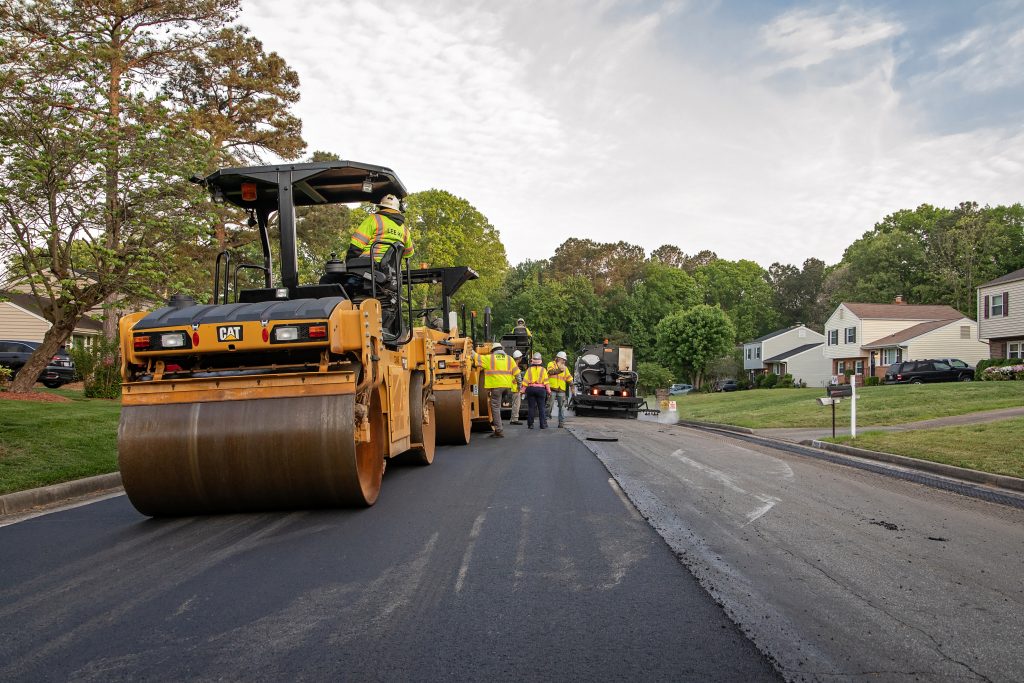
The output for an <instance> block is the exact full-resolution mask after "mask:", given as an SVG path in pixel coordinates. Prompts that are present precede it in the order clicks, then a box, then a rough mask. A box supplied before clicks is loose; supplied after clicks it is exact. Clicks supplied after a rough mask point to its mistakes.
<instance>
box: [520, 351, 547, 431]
mask: <svg viewBox="0 0 1024 683" xmlns="http://www.w3.org/2000/svg"><path fill="white" fill-rule="evenodd" d="M522 393H524V394H525V395H526V401H527V405H528V406H529V408H528V410H527V412H526V427H527V429H533V421H534V420H535V419H537V418H540V428H541V429H547V428H548V414H547V410H546V406H545V402H546V401H547V397H548V395H549V394H550V393H551V387H550V386H549V385H548V371H547V370H545V369H544V359H543V358H541V355H540V354H539V353H535V354H533V359H532V360H531V361H530V367H528V368H526V372H525V373H524V374H523V388H522Z"/></svg>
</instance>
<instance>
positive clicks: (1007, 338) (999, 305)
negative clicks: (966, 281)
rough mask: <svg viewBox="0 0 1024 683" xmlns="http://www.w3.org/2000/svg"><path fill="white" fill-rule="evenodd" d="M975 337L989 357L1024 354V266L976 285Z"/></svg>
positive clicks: (1022, 355)
mask: <svg viewBox="0 0 1024 683" xmlns="http://www.w3.org/2000/svg"><path fill="white" fill-rule="evenodd" d="M1010 299H1013V301H1014V304H1013V308H1012V309H1011V308H1010ZM978 338H979V339H981V340H983V341H986V342H987V343H988V355H987V357H988V358H1024V268H1021V269H1020V270H1015V271H1013V272H1012V273H1007V274H1006V275H1003V276H1002V277H997V278H996V279H995V280H991V281H990V282H986V283H985V284H983V285H980V286H979V287H978Z"/></svg>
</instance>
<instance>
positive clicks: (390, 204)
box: [377, 194, 401, 211]
mask: <svg viewBox="0 0 1024 683" xmlns="http://www.w3.org/2000/svg"><path fill="white" fill-rule="evenodd" d="M377 203H378V204H380V205H381V206H386V207H387V208H389V209H394V210H395V211H398V210H399V209H400V207H401V204H399V202H398V197H396V196H395V195H393V194H386V195H384V196H383V197H381V198H380V201H379V202H377Z"/></svg>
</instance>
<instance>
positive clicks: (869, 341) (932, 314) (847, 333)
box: [824, 297, 987, 381]
mask: <svg viewBox="0 0 1024 683" xmlns="http://www.w3.org/2000/svg"><path fill="white" fill-rule="evenodd" d="M977 325H978V324H977V323H976V322H975V321H974V320H971V319H970V318H968V317H965V316H964V315H963V314H962V313H961V312H960V311H958V310H956V309H955V308H953V307H952V306H920V305H910V304H906V303H904V302H903V298H902V297H896V301H895V302H894V303H891V304H865V303H853V302H843V303H841V304H839V306H838V307H837V308H836V310H835V311H833V313H832V315H831V316H829V319H828V320H827V321H826V322H825V348H824V355H825V358H827V359H828V360H829V362H830V363H831V374H832V375H834V376H836V377H837V378H839V380H840V381H843V379H842V378H843V376H844V375H845V374H846V371H848V370H849V371H851V372H852V373H853V374H856V375H860V376H862V377H870V376H872V375H874V376H875V377H881V376H883V375H884V374H885V370H886V368H887V367H888V366H889V365H891V364H892V363H897V362H900V361H904V360H914V359H918V358H959V359H961V360H963V361H964V362H966V363H969V364H971V365H974V364H976V363H977V362H978V361H979V360H981V359H982V358H984V357H985V355H986V353H987V349H986V348H985V346H984V344H981V343H979V342H978V341H977V336H976V335H977Z"/></svg>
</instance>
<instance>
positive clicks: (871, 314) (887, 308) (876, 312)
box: [842, 301, 964, 320]
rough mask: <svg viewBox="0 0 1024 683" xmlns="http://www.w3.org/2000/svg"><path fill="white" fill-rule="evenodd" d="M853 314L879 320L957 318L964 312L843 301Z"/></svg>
mask: <svg viewBox="0 0 1024 683" xmlns="http://www.w3.org/2000/svg"><path fill="white" fill-rule="evenodd" d="M842 305H843V306H846V308H848V309H849V310H850V312H852V313H853V314H854V315H856V316H857V317H858V318H860V319H861V320H864V319H865V318H871V319H876V320H877V319H881V320H959V319H960V318H962V317H964V314H963V313H961V312H960V311H958V310H956V309H955V308H953V307H952V306H922V305H916V304H859V303H850V302H848V301H844V302H843V303H842Z"/></svg>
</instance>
